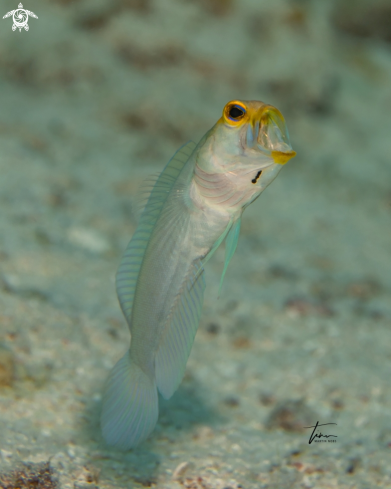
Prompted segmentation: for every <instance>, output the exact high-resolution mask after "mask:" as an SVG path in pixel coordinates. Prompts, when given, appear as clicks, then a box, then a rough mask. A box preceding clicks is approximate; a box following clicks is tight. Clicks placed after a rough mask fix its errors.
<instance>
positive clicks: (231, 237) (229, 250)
mask: <svg viewBox="0 0 391 489" xmlns="http://www.w3.org/2000/svg"><path fill="white" fill-rule="evenodd" d="M240 223H241V218H240V217H239V219H238V220H237V221H235V222H234V224H233V225H232V227H231V229H230V231H229V233H228V235H227V239H226V240H225V263H224V269H223V273H222V275H221V280H220V287H219V295H220V292H221V287H222V285H223V280H224V275H225V272H226V271H227V268H228V265H229V262H230V261H231V258H232V257H233V255H234V253H235V250H236V246H237V244H238V239H239V232H240Z"/></svg>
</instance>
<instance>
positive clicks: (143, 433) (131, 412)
mask: <svg viewBox="0 0 391 489" xmlns="http://www.w3.org/2000/svg"><path fill="white" fill-rule="evenodd" d="M157 418H158V396H157V388H156V382H155V379H151V378H150V376H148V375H147V374H146V373H145V372H144V371H143V370H142V369H141V368H140V367H139V366H138V365H137V364H136V363H134V362H133V361H132V359H131V357H130V352H129V351H128V352H126V354H125V355H124V356H123V357H122V358H121V360H119V361H118V363H117V364H116V365H115V366H114V368H113V370H112V371H111V372H110V375H109V378H108V381H107V384H106V390H105V393H104V397H103V409H102V415H101V426H102V433H103V437H104V438H105V440H106V442H107V443H108V444H109V445H112V446H114V447H116V448H118V449H120V450H128V449H129V448H133V447H135V446H137V445H139V444H140V443H141V442H143V441H144V440H145V439H146V438H147V437H148V435H149V434H150V433H151V431H152V430H153V429H154V427H155V425H156V422H157Z"/></svg>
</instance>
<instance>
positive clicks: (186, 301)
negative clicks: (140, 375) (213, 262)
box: [155, 261, 205, 399]
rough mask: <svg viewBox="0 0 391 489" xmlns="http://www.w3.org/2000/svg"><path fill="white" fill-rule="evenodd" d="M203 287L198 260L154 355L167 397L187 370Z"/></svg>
mask: <svg viewBox="0 0 391 489" xmlns="http://www.w3.org/2000/svg"><path fill="white" fill-rule="evenodd" d="M204 290H205V279H204V269H203V266H202V263H201V262H200V261H198V263H195V264H194V266H193V267H192V269H191V270H190V273H189V276H188V278H187V280H186V281H185V283H184V284H183V287H182V291H181V293H180V294H179V295H178V302H177V304H176V307H175V311H174V314H173V316H172V319H171V321H170V324H169V327H168V328H167V329H166V331H165V334H164V335H163V338H162V340H161V343H160V345H159V349H158V351H157V353H156V357H155V376H156V384H157V386H158V389H159V392H160V394H161V395H162V396H163V397H164V398H165V399H169V398H170V397H171V396H172V395H173V393H174V392H175V391H176V390H177V388H178V386H179V384H180V383H181V380H182V378H183V375H184V373H185V369H186V363H187V359H188V358H189V355H190V350H191V347H192V345H193V341H194V337H195V335H196V332H197V329H198V324H199V322H200V317H201V311H202V304H203V299H204Z"/></svg>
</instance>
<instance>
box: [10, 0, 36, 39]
mask: <svg viewBox="0 0 391 489" xmlns="http://www.w3.org/2000/svg"><path fill="white" fill-rule="evenodd" d="M11 15H12V20H13V21H14V23H13V24H12V30H13V31H15V30H16V29H19V32H22V29H24V30H25V31H28V30H29V25H28V21H29V16H30V17H34V18H35V19H38V17H37V16H36V15H35V14H34V12H31V11H30V10H26V9H24V8H23V5H22V4H21V3H20V4H19V5H18V8H17V9H15V10H11V11H10V12H7V13H6V14H5V15H4V16H3V19H6V18H7V17H11Z"/></svg>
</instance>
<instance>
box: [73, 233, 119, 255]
mask: <svg viewBox="0 0 391 489" xmlns="http://www.w3.org/2000/svg"><path fill="white" fill-rule="evenodd" d="M67 237H68V240H69V242H70V243H72V244H73V245H75V246H79V247H80V248H84V249H85V250H87V251H91V252H92V253H104V252H106V251H108V250H109V249H110V243H109V242H108V240H107V239H106V238H105V237H104V236H102V235H101V234H100V233H98V232H97V231H95V230H93V229H87V228H78V227H74V228H70V229H69V230H68V233H67Z"/></svg>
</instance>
